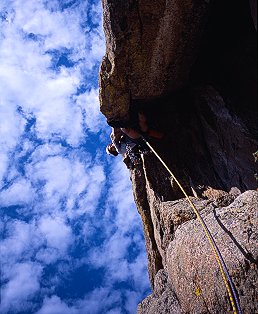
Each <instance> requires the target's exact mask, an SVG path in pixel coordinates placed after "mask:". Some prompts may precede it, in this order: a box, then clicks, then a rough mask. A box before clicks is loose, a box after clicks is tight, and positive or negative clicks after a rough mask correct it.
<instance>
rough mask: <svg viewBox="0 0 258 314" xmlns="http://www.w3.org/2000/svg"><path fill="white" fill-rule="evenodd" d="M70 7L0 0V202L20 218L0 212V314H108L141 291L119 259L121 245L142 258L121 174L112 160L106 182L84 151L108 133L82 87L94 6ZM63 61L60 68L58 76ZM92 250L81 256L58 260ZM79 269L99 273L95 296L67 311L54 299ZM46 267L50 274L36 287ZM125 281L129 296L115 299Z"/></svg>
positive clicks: (88, 87)
mask: <svg viewBox="0 0 258 314" xmlns="http://www.w3.org/2000/svg"><path fill="white" fill-rule="evenodd" d="M64 4H67V8H66V9H64V10H61V9H60V7H61V5H64ZM69 4H71V1H68V0H67V1H57V0H51V1H45V0H44V1H43V0H31V1H25V2H24V1H22V0H12V1H9V0H2V1H1V2H0V11H1V12H2V18H1V19H0V39H1V40H0V95H1V103H0V184H3V183H4V184H5V185H4V188H2V189H1V190H0V191H1V192H0V202H1V205H2V206H10V205H14V206H15V205H19V207H20V209H18V208H16V210H18V214H19V217H16V218H13V216H11V215H10V213H9V212H5V213H4V216H3V220H2V221H1V230H3V234H4V239H3V240H2V241H1V255H2V256H1V258H2V257H3V263H2V266H3V267H2V278H3V279H4V286H3V288H2V305H1V310H3V311H9V310H14V312H19V311H21V310H24V311H25V312H28V313H30V312H36V310H35V309H36V308H37V306H38V305H39V304H37V303H35V302H38V300H39V299H40V300H41V301H40V302H43V304H42V306H41V309H39V311H38V314H44V313H46V314H51V313H53V314H58V313H62V314H63V313H64V314H85V313H91V314H94V313H96V314H97V313H109V314H116V313H121V312H122V311H123V310H124V298H125V299H128V300H127V301H126V308H127V309H128V311H129V312H131V313H134V311H135V304H136V303H135V302H136V301H135V300H138V298H140V296H141V295H142V293H144V291H145V290H146V289H147V288H146V287H148V282H147V281H145V280H143V279H141V278H143V277H144V276H145V277H146V267H145V266H143V265H146V260H145V255H144V254H142V253H140V254H138V255H137V254H136V255H135V256H134V257H133V258H132V259H131V261H130V262H129V261H128V260H127V257H128V250H130V247H134V248H135V249H136V251H139V252H140V251H141V250H143V243H142V236H141V233H140V232H141V231H140V228H141V224H140V220H139V217H138V214H137V211H136V209H135V205H134V203H133V197H132V192H131V186H130V183H129V180H128V176H129V173H128V171H127V170H126V168H125V167H124V165H123V164H122V163H121V162H117V161H116V160H113V163H114V167H113V169H112V171H111V173H105V169H107V163H108V162H107V159H105V157H103V155H102V154H103V153H104V148H101V147H99V148H98V149H97V151H96V152H95V151H92V147H95V145H93V146H91V140H92V139H93V138H91V136H92V134H93V133H95V134H94V140H95V139H96V138H99V140H100V142H101V141H104V140H106V135H107V134H106V132H107V128H106V127H105V123H104V120H105V119H104V117H102V115H101V114H100V112H99V103H98V90H97V89H96V80H95V82H94V83H93V82H92V81H91V80H92V76H93V75H95V74H96V65H97V64H98V63H99V61H100V59H101V58H102V56H103V55H104V52H105V41H104V37H103V32H102V29H101V24H102V21H101V19H102V12H101V2H100V1H99V2H98V3H97V4H93V5H90V3H89V1H81V3H80V1H76V2H74V3H73V4H71V6H70V7H69ZM89 18H91V21H92V23H94V24H99V25H97V26H96V25H94V27H93V25H92V23H91V25H90V24H89V23H88V20H89ZM63 53H65V54H66V57H67V58H68V59H69V62H70V63H71V64H70V65H69V67H66V66H65V65H64V64H63V65H62V66H59V67H58V68H57V62H58V58H59V56H62V54H63ZM72 63H74V64H72ZM78 89H80V90H82V91H84V92H83V93H82V94H78V93H77V91H78ZM99 132H102V134H101V135H99ZM94 144H95V143H94ZM100 149H101V152H100ZM111 164H112V163H111V162H110V165H111ZM108 171H109V169H108ZM3 180H4V181H3ZM107 189H108V190H107ZM101 201H102V203H100V202H101ZM20 205H21V206H20ZM101 213H103V216H102V215H101ZM11 214H12V215H15V211H13V212H12V213H11ZM17 218H19V220H18V219H17ZM22 220H24V221H22ZM99 230H101V234H98V236H99V237H98V236H97V237H96V238H97V240H96V239H95V238H94V236H95V235H96V232H99ZM104 236H106V239H105V240H104V241H103V240H98V238H101V237H104ZM98 241H103V242H102V243H99V242H98ZM95 242H97V244H96V245H98V246H97V247H95V248H93V249H92V252H91V254H89V252H88V251H87V249H86V248H84V247H83V251H82V252H81V255H80V256H79V257H78V258H76V260H75V259H73V256H69V255H68V253H70V252H72V250H71V251H70V249H74V250H77V249H78V247H76V245H77V244H78V243H83V246H86V247H87V246H89V245H90V244H92V243H95ZM76 254H77V253H76ZM90 261H91V262H94V263H95V266H96V267H102V270H103V271H104V275H103V278H102V281H101V280H99V281H98V282H96V285H95V287H96V286H97V288H96V289H94V290H93V291H90V292H89V293H87V294H86V295H84V296H81V297H80V299H75V298H70V299H69V302H68V301H67V300H65V299H64V298H63V297H62V296H61V295H59V294H58V296H57V292H56V289H57V290H58V287H59V285H60V283H61V282H62V280H61V278H62V276H64V277H65V276H68V275H67V274H69V275H70V274H73V272H74V271H76V269H77V268H79V267H80V266H82V265H85V263H89V262H90ZM51 264H53V265H51ZM51 266H52V267H56V273H55V275H54V276H51V278H49V279H46V278H43V275H42V274H43V270H44V271H45V269H51ZM90 266H91V267H92V266H93V265H90ZM71 276H72V275H71ZM126 280H128V283H129V284H130V285H131V286H132V289H134V291H135V293H133V292H132V293H129V290H128V292H127V293H126V292H125V291H127V290H126V289H124V290H121V291H117V290H115V288H114V286H115V285H116V284H119V283H120V282H124V281H126ZM43 282H44V284H43ZM130 289H131V288H130ZM51 294H52V296H51ZM34 297H37V299H36V300H37V301H35V300H33V298H34ZM130 299H132V300H131V301H130ZM34 310H35V311H34Z"/></svg>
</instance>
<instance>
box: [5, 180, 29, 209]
mask: <svg viewBox="0 0 258 314" xmlns="http://www.w3.org/2000/svg"><path fill="white" fill-rule="evenodd" d="M33 199H34V190H33V188H32V186H31V183H30V182H29V181H28V180H26V179H18V180H17V181H15V182H14V183H13V184H12V185H11V186H10V187H9V188H8V189H6V190H4V191H3V192H2V193H1V194H0V206H12V205H26V204H29V203H30V202H32V201H33Z"/></svg>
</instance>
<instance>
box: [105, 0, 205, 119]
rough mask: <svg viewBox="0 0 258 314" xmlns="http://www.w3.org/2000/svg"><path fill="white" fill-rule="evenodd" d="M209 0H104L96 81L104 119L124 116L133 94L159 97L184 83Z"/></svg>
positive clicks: (126, 116) (133, 97)
mask: <svg viewBox="0 0 258 314" xmlns="http://www.w3.org/2000/svg"><path fill="white" fill-rule="evenodd" d="M208 2H209V1H204V0H186V1H180V0H174V1H166V0H152V1H149V0H140V1H138V0H127V1H120V0H103V9H104V13H103V14H104V30H105V33H106V45H107V53H106V55H105V57H104V59H103V62H102V65H101V72H100V80H99V82H100V100H101V111H102V112H103V114H104V115H105V116H106V117H107V119H108V120H112V119H120V120H121V119H128V110H129V107H130V104H131V100H132V99H151V98H154V97H159V96H160V95H162V94H166V93H168V92H170V91H171V90H176V89H177V88H179V87H182V86H183V85H184V84H185V83H186V82H187V80H188V78H189V72H190V67H191V65H192V64H193V61H194V59H195V57H196V48H197V46H198V43H199V41H200V36H201V33H202V30H203V26H204V21H205V19H206V15H207V10H208V7H209V5H208Z"/></svg>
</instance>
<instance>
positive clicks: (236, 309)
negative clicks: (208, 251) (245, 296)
mask: <svg viewBox="0 0 258 314" xmlns="http://www.w3.org/2000/svg"><path fill="white" fill-rule="evenodd" d="M142 139H143V140H144V142H145V143H146V144H147V145H148V146H149V148H150V149H151V150H152V152H153V153H154V154H155V156H156V157H157V158H158V159H159V161H160V162H161V163H162V164H163V166H164V167H165V168H166V169H167V171H168V172H169V174H170V175H171V176H172V178H173V179H174V180H175V181H176V183H177V185H178V186H179V188H180V190H181V191H182V192H183V194H184V195H185V197H186V199H187V200H188V202H189V204H190V205H191V207H192V209H193V210H194V213H195V214H196V216H197V218H198V220H199V222H200V223H201V226H202V228H203V230H204V232H205V235H206V237H207V239H208V241H209V243H210V245H211V247H212V250H213V252H214V255H215V258H216V260H217V263H218V265H219V269H220V272H221V275H222V278H223V281H224V284H225V287H226V289H227V292H228V296H229V299H230V303H231V305H232V309H233V313H234V314H242V310H241V308H240V304H239V301H238V298H237V294H236V291H235V288H234V285H233V283H232V280H231V278H230V275H229V273H228V270H227V267H226V264H225V262H224V260H223V258H222V255H221V253H220V251H219V249H218V247H217V245H216V243H215V240H214V239H213V237H212V235H211V233H210V231H209V229H208V227H207V226H206V224H205V222H204V220H203V218H202V217H201V215H200V214H199V211H198V210H197V208H196V206H195V205H194V204H193V202H192V201H191V199H190V198H189V196H188V195H187V193H186V192H185V190H184V188H183V187H182V185H181V184H180V182H179V181H178V180H177V178H176V177H175V176H174V174H173V173H172V171H171V170H170V169H169V168H168V166H167V165H166V163H165V162H164V161H163V159H162V158H161V157H160V156H159V154H158V153H157V152H156V150H155V149H154V148H153V147H152V146H151V144H150V143H149V142H148V141H147V140H146V139H145V138H144V137H143V136H142Z"/></svg>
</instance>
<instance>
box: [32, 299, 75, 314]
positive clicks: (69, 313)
mask: <svg viewBox="0 0 258 314" xmlns="http://www.w3.org/2000/svg"><path fill="white" fill-rule="evenodd" d="M75 313H78V312H77V311H76V310H75V309H73V308H71V307H69V306H68V305H67V304H66V303H65V302H62V301H61V300H60V298H59V297H58V296H56V295H53V296H52V297H51V298H45V299H44V302H43V305H42V307H41V309H40V310H39V311H38V312H37V313H36V314H75Z"/></svg>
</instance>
